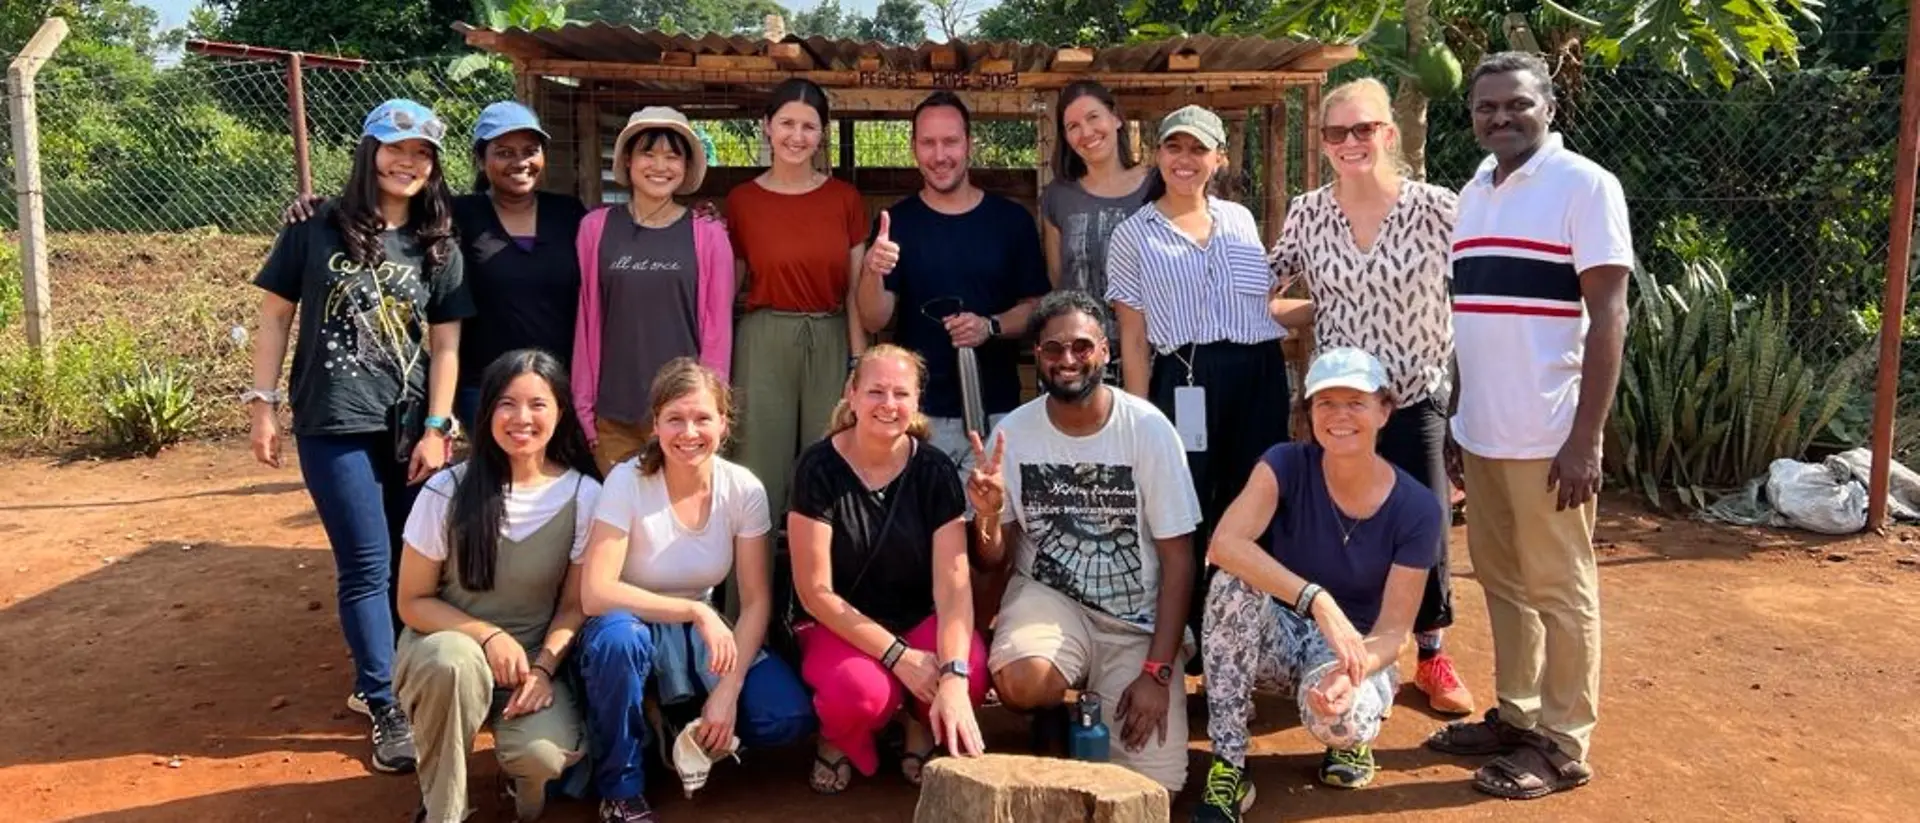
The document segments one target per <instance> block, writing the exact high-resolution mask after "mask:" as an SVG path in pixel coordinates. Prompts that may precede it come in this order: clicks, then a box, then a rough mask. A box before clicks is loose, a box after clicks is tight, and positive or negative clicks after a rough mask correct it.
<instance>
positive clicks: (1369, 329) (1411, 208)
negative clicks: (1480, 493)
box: [1270, 78, 1473, 715]
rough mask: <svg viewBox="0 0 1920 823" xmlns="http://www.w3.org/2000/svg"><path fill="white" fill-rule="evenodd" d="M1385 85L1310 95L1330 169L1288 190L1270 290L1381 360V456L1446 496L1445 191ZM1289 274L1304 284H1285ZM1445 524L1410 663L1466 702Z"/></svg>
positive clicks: (1445, 702)
mask: <svg viewBox="0 0 1920 823" xmlns="http://www.w3.org/2000/svg"><path fill="white" fill-rule="evenodd" d="M1392 121H1393V114H1392V105H1391V102H1390V101H1389V98H1388V96H1387V88H1386V86H1385V85H1383V84H1382V83H1381V82H1380V81H1378V80H1375V79H1372V78H1365V79H1361V80H1355V81H1353V82H1350V83H1346V84H1344V85H1341V86H1338V87H1335V88H1334V89H1333V90H1332V91H1331V92H1329V93H1328V94H1327V96H1326V97H1325V98H1324V99H1323V100H1322V103H1321V106H1320V122H1321V123H1322V124H1324V125H1322V126H1321V127H1320V151H1321V153H1322V154H1323V155H1324V156H1325V157H1326V160H1327V164H1328V165H1329V166H1331V167H1332V168H1333V171H1334V179H1333V182H1332V183H1329V184H1327V185H1325V186H1322V187H1320V188H1318V189H1315V190H1313V191H1310V192H1307V193H1305V194H1302V195H1300V196H1298V197H1295V198H1294V199H1293V202H1292V203H1291V204H1289V205H1288V207H1287V219H1286V223H1285V224H1284V225H1283V226H1282V228H1281V230H1280V239H1279V241H1278V242H1277V243H1276V244H1275V245H1274V247H1273V250H1272V251H1271V253H1270V258H1271V261H1272V263H1273V268H1274V274H1275V275H1277V276H1278V278H1279V282H1280V288H1279V290H1278V291H1276V292H1275V297H1274V298H1273V300H1272V301H1271V302H1270V308H1271V309H1272V311H1273V316H1274V318H1275V319H1276V320H1279V321H1280V322H1281V324H1283V325H1286V326H1289V327H1293V328H1299V327H1302V326H1305V325H1307V324H1309V323H1311V324H1312V325H1313V332H1314V344H1315V345H1316V346H1317V347H1318V348H1320V349H1321V350H1327V349H1332V348H1340V347H1346V348H1355V349H1360V350H1362V351H1366V352H1371V353H1373V354H1375V355H1377V356H1378V357H1379V358H1380V360H1381V362H1382V363H1383V364H1384V365H1385V366H1386V370H1387V376H1388V379H1389V381H1390V382H1391V388H1392V390H1393V396H1394V397H1395V398H1397V399H1398V405H1397V407H1396V408H1395V409H1394V411H1393V414H1392V415H1391V416H1390V417H1389V419H1388V420H1387V424H1386V427H1385V428H1383V429H1382V430H1381V431H1380V439H1379V451H1380V455H1381V456H1382V457H1385V458H1386V459H1387V461H1388V462H1391V463H1393V464H1394V465H1395V466H1398V467H1400V468H1401V469H1403V470H1405V471H1406V472H1407V473H1408V474H1410V475H1412V476H1413V477H1414V479H1416V480H1418V481H1420V482H1421V483H1422V484H1424V485H1426V486H1427V488H1428V489H1429V490H1431V491H1432V492H1433V493H1434V494H1435V495H1436V496H1437V497H1438V499H1439V500H1440V503H1441V506H1442V508H1443V510H1444V509H1445V508H1447V504H1448V502H1449V501H1448V496H1449V486H1448V478H1447V471H1446V442H1447V435H1446V427H1447V404H1448V400H1449V397H1450V396H1451V393H1452V380H1451V377H1450V374H1451V369H1450V367H1449V363H1450V360H1451V358H1452V356H1453V319H1452V307H1451V304H1450V302H1449V297H1448V293H1447V267H1448V244H1449V242H1450V238H1451V237H1452V235H1453V223H1454V207H1455V202H1456V200H1457V198H1456V197H1455V195H1454V193H1453V192H1452V191H1449V190H1447V189H1444V188H1441V187H1439V186H1432V185H1428V184H1426V183H1422V182H1420V181H1418V180H1410V179H1407V176H1406V168H1405V166H1404V165H1403V164H1402V162H1401V160H1400V132H1399V130H1398V129H1397V128H1395V127H1394V125H1393V122H1392ZM1292 283H1298V284H1300V285H1301V286H1304V289H1299V290H1296V291H1297V292H1298V291H1303V292H1304V293H1305V296H1304V298H1301V297H1291V296H1288V294H1289V285H1290V284H1292ZM1446 544H1447V537H1446V533H1445V532H1444V531H1442V532H1441V533H1440V546H1439V555H1438V562H1436V563H1434V565H1433V568H1432V571H1431V572H1430V573H1429V575H1428V577H1427V585H1426V592H1425V594H1424V596H1423V597H1422V599H1421V603H1420V611H1419V613H1418V615H1417V616H1416V618H1415V620H1414V624H1413V628H1414V633H1415V634H1414V637H1415V640H1416V642H1417V644H1418V646H1419V649H1420V652H1419V658H1420V667H1419V671H1418V674H1417V676H1416V677H1415V678H1414V683H1415V685H1417V686H1418V687H1419V688H1420V690H1421V691H1423V692H1425V693H1426V694H1427V699H1428V700H1429V701H1430V703H1431V704H1432V706H1433V709H1434V710H1435V711H1437V712H1440V713H1442V714H1449V715H1464V714H1470V713H1472V711H1473V695H1472V693H1471V692H1469V691H1468V690H1467V688H1466V686H1465V685H1464V684H1462V683H1461V681H1460V677H1459V675H1458V674H1457V673H1456V672H1455V671H1454V666H1453V659H1452V658H1451V657H1449V656H1448V655H1447V653H1446V651H1445V649H1444V648H1443V646H1442V640H1443V638H1444V632H1445V629H1446V627H1447V626H1449V625H1452V623H1453V584H1452V580H1451V578H1450V576H1449V575H1448V573H1447V545H1446Z"/></svg>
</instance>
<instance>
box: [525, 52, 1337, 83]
mask: <svg viewBox="0 0 1920 823" xmlns="http://www.w3.org/2000/svg"><path fill="white" fill-rule="evenodd" d="M1083 51H1084V50H1083ZM706 59H707V57H706V56H702V57H700V58H699V60H702V61H704V60H706ZM754 59H757V60H762V61H766V62H765V63H763V65H764V66H765V68H759V69H752V68H707V67H706V66H704V65H696V66H695V67H694V68H681V67H677V66H661V65H653V64H645V63H603V62H596V61H589V60H558V59H551V58H548V59H539V60H529V61H527V66H528V68H529V69H530V70H531V71H533V72H534V73H535V74H538V75H541V76H549V77H572V78H576V79H581V80H622V81H628V82H642V83H692V84H700V85H713V86H723V85H735V84H742V85H773V84H776V83H779V82H780V81H782V80H785V79H787V78H788V77H804V78H806V79H808V80H812V81H813V82H815V83H818V84H820V85H821V86H822V87H825V88H835V87H838V88H873V87H881V88H895V89H901V88H905V89H935V88H943V87H949V86H951V85H952V84H953V83H954V82H955V80H954V75H953V74H951V73H945V72H923V71H902V72H886V71H879V72H877V73H878V75H879V78H877V79H868V80H866V81H865V82H864V83H863V81H862V77H861V75H862V73H863V72H860V71H827V70H822V69H818V68H816V69H814V70H812V71H801V72H790V71H785V70H780V69H777V68H774V67H772V66H771V63H772V61H771V60H770V59H769V58H765V57H758V58H754ZM878 59H879V58H877V57H876V58H874V60H875V61H876V63H877V61H878ZM863 60H864V59H863ZM696 62H698V61H696ZM865 73H866V74H869V75H872V74H875V73H876V72H865ZM962 76H963V77H971V76H974V75H962ZM1094 76H1096V77H1098V78H1099V80H1100V82H1101V83H1102V84H1104V85H1105V86H1106V87H1107V88H1109V89H1114V90H1116V91H1119V90H1125V89H1137V90H1149V89H1182V90H1185V91H1187V92H1190V93H1198V92H1227V91H1234V90H1250V89H1279V88H1282V87H1287V86H1297V85H1307V84H1314V85H1317V84H1320V83H1323V82H1325V81H1326V76H1325V75H1324V74H1322V73H1320V72H1300V71H1248V72H1200V73H1196V74H1167V73H1164V72H1137V73H1121V74H1097V75H1094ZM1085 79H1087V75H1085V74H1080V73H1071V72H1029V73H1022V74H1020V75H1018V76H1017V77H1014V78H1011V79H1010V82H1012V83H1013V87H1014V88H1018V89H1032V90H1044V89H1059V88H1061V87H1063V86H1065V85H1067V84H1068V83H1072V82H1074V81H1076V80H1085Z"/></svg>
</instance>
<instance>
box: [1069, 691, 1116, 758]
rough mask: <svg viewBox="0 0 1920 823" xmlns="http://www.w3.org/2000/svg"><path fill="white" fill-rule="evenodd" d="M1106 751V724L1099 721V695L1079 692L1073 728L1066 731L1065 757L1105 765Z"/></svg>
mask: <svg viewBox="0 0 1920 823" xmlns="http://www.w3.org/2000/svg"><path fill="white" fill-rule="evenodd" d="M1107 749H1108V741H1107V723H1106V721H1104V720H1101V719H1100V695H1097V694H1094V693H1093V692H1081V693H1080V702H1079V704H1078V705H1077V706H1076V707H1075V708H1074V715H1073V728H1071V729H1069V730H1068V731H1067V756H1069V757H1072V758H1073V759H1075V760H1087V761H1091V762H1094V763H1105V762H1107Z"/></svg>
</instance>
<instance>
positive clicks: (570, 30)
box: [458, 22, 1325, 73]
mask: <svg viewBox="0 0 1920 823" xmlns="http://www.w3.org/2000/svg"><path fill="white" fill-rule="evenodd" d="M458 28H459V29H460V30H461V31H463V32H465V31H484V30H482V29H475V28H472V27H469V26H466V25H464V24H461V25H459V26H458ZM494 34H496V35H498V37H499V39H500V41H502V42H496V43H494V44H492V45H490V46H483V47H484V48H489V49H490V50H493V51H502V52H504V51H509V50H526V51H533V50H538V51H540V52H544V53H545V54H547V55H548V56H551V57H554V58H558V59H563V60H585V61H591V62H599V63H638V64H655V63H658V62H660V58H661V55H663V54H665V53H667V52H690V53H692V54H695V55H725V56H751V55H764V54H766V51H767V45H768V41H767V40H766V39H764V38H760V37H745V36H734V37H722V36H720V35H718V34H708V35H706V36H703V37H690V36H688V35H685V34H667V33H665V32H661V31H643V30H640V29H637V28H634V27H632V26H624V25H612V24H608V23H602V22H595V23H569V24H567V25H565V26H562V27H560V28H557V29H532V30H529V29H522V28H509V29H505V30H502V31H497V32H494ZM782 42H788V43H795V42H797V43H801V44H803V45H804V47H805V48H806V50H807V52H808V53H809V54H810V55H811V56H812V58H813V62H814V64H815V67H816V68H817V69H822V70H827V71H855V70H857V69H858V68H859V59H860V57H862V56H863V55H870V56H877V57H879V58H880V60H881V66H882V68H883V69H887V70H893V71H908V70H918V71H928V70H929V60H930V56H931V55H932V54H933V53H934V51H935V50H936V49H940V48H944V47H948V46H951V47H954V48H955V49H956V50H957V51H958V52H959V54H960V67H961V69H962V70H964V69H965V68H966V67H967V66H971V65H974V64H976V63H978V62H980V61H983V60H990V59H1003V60H1010V61H1012V70H1013V71H1015V72H1020V73H1028V72H1043V71H1047V70H1049V67H1050V64H1051V62H1052V60H1053V57H1054V54H1055V53H1056V52H1057V51H1058V49H1059V47H1057V46H1054V45H1049V44H1045V43H1023V42H1017V41H972V42H960V41H955V42H952V43H932V42H926V43H921V44H920V45H918V46H898V45H887V44H884V43H879V42H874V41H861V40H835V39H829V38H825V37H806V38H802V37H798V36H794V35H788V36H787V37H786V38H785V39H784V40H783V41H782ZM1321 45H1322V44H1320V43H1318V42H1315V41H1312V40H1293V39H1287V38H1264V37H1205V36H1201V37H1181V38H1173V39H1169V40H1159V41H1154V42H1150V43H1138V44H1133V45H1127V46H1114V47H1109V48H1101V49H1093V50H1092V51H1093V52H1094V57H1093V65H1092V66H1091V67H1089V68H1088V69H1087V71H1092V72H1114V73H1147V72H1158V71H1163V70H1165V69H1166V67H1167V58H1168V56H1170V55H1172V54H1175V53H1178V52H1184V51H1191V52H1193V53H1195V54H1197V55H1199V58H1200V60H1199V62H1200V71H1202V72H1259V71H1284V70H1287V69H1289V68H1291V67H1292V64H1293V63H1294V62H1295V61H1297V60H1299V59H1301V58H1303V57H1306V56H1308V55H1312V54H1315V53H1316V52H1317V51H1318V50H1319V49H1320V48H1321ZM515 47H518V48H515ZM1311 70H1315V71H1323V70H1325V67H1324V66H1315V67H1313V69H1311Z"/></svg>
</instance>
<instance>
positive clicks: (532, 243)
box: [286, 100, 587, 428]
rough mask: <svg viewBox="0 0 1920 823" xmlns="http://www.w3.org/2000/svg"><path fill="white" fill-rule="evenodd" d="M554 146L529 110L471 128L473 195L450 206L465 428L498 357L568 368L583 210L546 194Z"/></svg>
mask: <svg viewBox="0 0 1920 823" xmlns="http://www.w3.org/2000/svg"><path fill="white" fill-rule="evenodd" d="M549 140H550V138H549V137H548V135H547V132H546V129H543V128H541V127H540V118H539V117H538V116H537V115H535V114H534V113H533V111H532V110H531V109H528V108H527V107H526V106H524V105H521V104H520V103H518V102H515V101H512V100H502V101H499V102H497V103H493V104H491V105H488V106H487V107H486V108H485V109H482V110H481V112H480V119H479V120H478V121H477V122H475V123H474V127H473V165H474V168H475V169H476V171H475V173H474V179H473V192H472V193H471V194H463V195H460V196H458V197H455V198H453V201H452V205H453V224H454V227H455V228H456V229H457V230H458V231H459V233H460V250H461V252H462V254H464V255H465V257H466V261H467V286H468V289H469V290H470V291H471V292H472V294H473V304H474V310H475V312H476V314H475V315H474V316H473V318H472V319H470V320H469V321H468V322H467V324H466V328H465V330H464V331H463V332H462V334H461V335H460V377H459V383H458V385H459V389H458V391H457V392H456V393H455V394H454V416H455V417H456V418H458V419H459V421H460V424H461V426H462V427H463V428H472V426H473V424H474V420H475V418H476V417H480V416H481V415H479V413H478V410H477V409H476V408H475V406H476V405H477V404H478V403H479V401H480V374H481V372H483V371H485V370H486V368H487V365H488V364H490V363H492V362H493V361H495V360H497V359H499V358H500V356H501V355H503V354H506V353H507V352H510V351H517V350H520V349H539V350H541V351H545V352H547V353H548V354H551V355H553V356H554V357H557V358H559V360H560V362H561V364H562V365H566V364H567V363H569V362H570V361H571V359H572V355H573V323H574V313H575V308H576V306H577V305H578V303H579V300H580V264H579V257H578V255H577V254H576V253H575V250H574V237H575V235H576V234H577V233H578V232H579V229H580V219H581V218H583V217H585V216H586V214H587V209H586V207H585V206H583V205H581V203H580V200H579V198H576V197H573V196H572V195H567V194H556V193H553V192H545V191H541V190H540V185H541V183H542V182H543V181H544V178H545V176H546V168H547V143H548V142H549ZM319 202H320V201H319V200H318V199H317V198H316V199H314V200H310V201H307V202H305V203H302V202H299V201H296V202H295V203H294V204H293V205H292V206H290V207H288V209H287V213H286V217H287V220H288V221H289V222H298V221H301V220H305V219H307V218H308V217H310V216H311V215H312V214H313V210H314V209H315V208H317V207H318V204H319Z"/></svg>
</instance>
